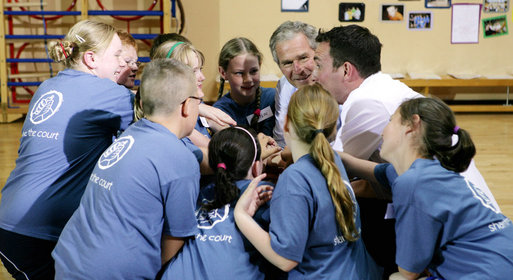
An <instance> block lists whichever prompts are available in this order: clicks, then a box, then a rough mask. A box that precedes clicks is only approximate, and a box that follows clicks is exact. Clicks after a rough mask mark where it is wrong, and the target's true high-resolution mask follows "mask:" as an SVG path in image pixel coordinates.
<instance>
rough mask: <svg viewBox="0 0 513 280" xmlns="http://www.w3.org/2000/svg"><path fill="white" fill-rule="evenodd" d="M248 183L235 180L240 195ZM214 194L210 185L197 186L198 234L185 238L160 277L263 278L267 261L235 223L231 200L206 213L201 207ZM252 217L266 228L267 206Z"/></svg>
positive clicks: (191, 279)
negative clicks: (198, 193) (229, 202)
mask: <svg viewBox="0 0 513 280" xmlns="http://www.w3.org/2000/svg"><path fill="white" fill-rule="evenodd" d="M250 182H251V181H250V180H240V181H238V182H237V183H236V184H237V187H238V188H239V189H240V193H241V194H242V193H243V192H244V190H246V188H247V187H248V185H249V183H250ZM260 184H265V185H268V184H270V183H268V182H261V183H260ZM214 197H215V188H214V185H213V184H211V185H209V186H207V187H205V188H203V189H201V191H200V195H199V198H198V205H197V210H196V218H197V227H198V229H199V233H198V234H197V235H196V238H195V239H189V240H187V241H186V243H185V245H184V247H183V249H182V251H181V252H180V253H179V254H178V255H177V256H176V258H174V259H173V260H172V261H171V263H170V264H169V266H168V267H167V268H166V271H165V273H164V275H163V277H162V279H178V278H179V279H182V280H187V279H190V280H195V279H204V280H207V279H213V280H214V279H264V277H265V275H264V272H265V269H266V268H265V266H266V265H268V263H267V262H266V261H264V259H263V257H262V256H261V255H260V254H259V253H258V252H257V251H256V249H255V248H254V247H253V246H252V245H251V243H249V241H247V239H246V238H244V236H243V235H242V234H241V233H240V231H239V230H238V228H237V226H236V225H235V220H234V217H233V209H234V208H235V202H234V203H232V204H226V205H225V206H223V207H221V208H218V209H214V210H211V211H209V212H207V211H205V210H204V209H202V208H201V206H202V204H203V203H204V202H208V201H212V200H213V199H214ZM254 218H255V220H256V221H257V222H258V223H259V224H260V225H261V226H262V227H263V228H265V229H267V228H268V225H269V206H268V205H267V204H264V205H262V206H261V207H260V208H259V209H258V211H257V213H256V214H255V217H254Z"/></svg>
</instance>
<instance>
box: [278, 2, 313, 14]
mask: <svg viewBox="0 0 513 280" xmlns="http://www.w3.org/2000/svg"><path fill="white" fill-rule="evenodd" d="M308 1H309V0H281V11H282V12H308Z"/></svg>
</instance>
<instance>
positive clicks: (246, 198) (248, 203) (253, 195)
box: [235, 173, 274, 217]
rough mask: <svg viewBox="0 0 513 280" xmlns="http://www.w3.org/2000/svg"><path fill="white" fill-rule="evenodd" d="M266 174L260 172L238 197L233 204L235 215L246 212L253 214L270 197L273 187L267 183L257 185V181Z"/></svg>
mask: <svg viewBox="0 0 513 280" xmlns="http://www.w3.org/2000/svg"><path fill="white" fill-rule="evenodd" d="M265 176H266V174H265V173H264V174H261V175H260V176H258V177H256V178H255V179H253V180H252V181H251V183H250V184H249V186H248V187H247V188H246V190H245V191H244V193H243V194H242V195H241V196H240V197H239V200H238V201H237V204H236V205H235V215H237V213H239V214H243V213H244V214H247V215H249V216H251V217H253V215H255V213H256V211H257V210H258V208H260V206H261V205H262V204H264V203H266V202H268V201H269V200H271V198H272V193H273V192H272V191H273V189H274V188H273V187H272V186H269V185H262V186H258V187H257V185H258V183H259V182H260V181H261V180H262V179H263V178H265Z"/></svg>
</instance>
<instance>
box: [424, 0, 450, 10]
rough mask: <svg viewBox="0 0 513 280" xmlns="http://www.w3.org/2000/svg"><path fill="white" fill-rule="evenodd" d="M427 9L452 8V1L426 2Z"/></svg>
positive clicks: (430, 0) (431, 0)
mask: <svg viewBox="0 0 513 280" xmlns="http://www.w3.org/2000/svg"><path fill="white" fill-rule="evenodd" d="M425 1H426V2H425V5H426V8H450V7H451V0H425Z"/></svg>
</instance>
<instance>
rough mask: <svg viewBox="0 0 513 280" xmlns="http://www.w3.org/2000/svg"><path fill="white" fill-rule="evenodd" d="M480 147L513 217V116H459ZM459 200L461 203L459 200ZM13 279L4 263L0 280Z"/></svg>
mask: <svg viewBox="0 0 513 280" xmlns="http://www.w3.org/2000/svg"><path fill="white" fill-rule="evenodd" d="M456 117H457V122H458V125H459V126H460V127H462V128H464V129H467V130H468V131H469V132H470V133H471V135H472V138H473V140H474V143H475V144H476V148H477V155H476V157H475V162H476V165H477V167H478V169H479V170H480V171H481V173H482V174H483V176H484V178H485V180H486V182H487V183H488V186H489V187H490V189H491V191H492V193H493V194H494V196H495V199H496V200H497V202H498V203H499V206H500V207H501V209H502V212H503V213H504V215H506V216H507V217H509V218H513V183H512V179H511V178H510V176H511V174H512V170H513V114H458V115H457V116H456ZM22 125H23V120H17V121H15V122H12V123H8V124H0V186H2V187H3V185H4V184H5V181H6V180H7V177H8V176H9V173H10V172H11V170H12V169H13V168H14V161H15V159H16V157H17V149H18V145H19V142H18V141H19V138H20V132H21V127H22ZM456 201H457V200H456ZM4 279H11V278H10V276H9V274H8V273H7V271H6V270H5V268H4V267H3V266H1V264H0V280H4Z"/></svg>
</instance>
